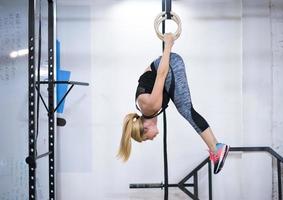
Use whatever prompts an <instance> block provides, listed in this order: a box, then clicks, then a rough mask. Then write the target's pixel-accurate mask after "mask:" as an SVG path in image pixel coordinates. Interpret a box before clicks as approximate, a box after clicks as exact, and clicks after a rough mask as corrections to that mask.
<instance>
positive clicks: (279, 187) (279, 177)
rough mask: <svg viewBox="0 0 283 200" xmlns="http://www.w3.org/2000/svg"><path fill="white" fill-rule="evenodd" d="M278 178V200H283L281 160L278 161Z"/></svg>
mask: <svg viewBox="0 0 283 200" xmlns="http://www.w3.org/2000/svg"><path fill="white" fill-rule="evenodd" d="M277 176H278V199H279V200H282V184H281V162H280V160H279V159H277Z"/></svg>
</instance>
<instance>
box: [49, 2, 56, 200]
mask: <svg viewBox="0 0 283 200" xmlns="http://www.w3.org/2000/svg"><path fill="white" fill-rule="evenodd" d="M53 81H54V3H53V1H52V0H48V82H49V83H48V110H49V113H48V133H49V142H48V144H49V152H50V154H49V199H50V200H55V151H54V146H55V122H54V83H53Z"/></svg>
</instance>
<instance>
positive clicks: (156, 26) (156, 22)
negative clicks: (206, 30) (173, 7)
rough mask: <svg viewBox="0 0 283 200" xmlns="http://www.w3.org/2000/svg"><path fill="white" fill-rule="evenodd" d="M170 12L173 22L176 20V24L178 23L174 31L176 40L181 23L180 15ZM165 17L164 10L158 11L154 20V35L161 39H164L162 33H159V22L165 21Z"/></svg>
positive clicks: (180, 29) (179, 32)
mask: <svg viewBox="0 0 283 200" xmlns="http://www.w3.org/2000/svg"><path fill="white" fill-rule="evenodd" d="M170 14H171V15H172V17H171V19H172V20H173V21H174V22H176V24H177V25H178V28H177V30H176V32H175V33H174V40H176V39H178V38H179V36H180V35H181V32H182V23H181V19H180V17H179V16H178V15H177V14H176V13H174V12H172V11H171V12H170ZM166 18H167V16H166V12H165V11H164V12H161V13H159V14H158V15H157V16H156V18H155V20H154V29H155V32H156V35H157V37H158V38H159V39H160V40H162V41H163V40H164V35H163V34H162V33H160V31H159V25H160V24H161V22H162V21H165V20H166Z"/></svg>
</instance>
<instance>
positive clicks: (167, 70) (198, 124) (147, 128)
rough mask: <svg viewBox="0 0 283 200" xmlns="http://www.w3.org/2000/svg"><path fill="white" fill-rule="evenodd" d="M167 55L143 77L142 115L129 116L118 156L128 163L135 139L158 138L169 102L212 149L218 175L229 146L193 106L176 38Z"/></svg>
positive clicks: (139, 99) (167, 46)
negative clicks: (161, 117) (159, 123)
mask: <svg viewBox="0 0 283 200" xmlns="http://www.w3.org/2000/svg"><path fill="white" fill-rule="evenodd" d="M164 42H165V48H164V52H163V55H162V56H161V57H159V58H158V59H156V60H154V61H153V62H152V63H151V65H150V67H148V68H147V69H146V71H145V72H144V73H143V74H142V75H141V76H140V78H139V84H138V87H137V91H136V106H137V109H138V110H140V112H141V113H142V115H141V116H140V115H138V114H137V113H129V114H127V115H126V116H125V119H124V124H123V133H122V138H121V142H120V149H119V153H118V156H119V157H120V158H122V159H123V160H124V161H127V160H128V159H129V156H130V153H131V138H133V139H134V140H136V141H137V142H142V141H146V140H153V139H154V138H155V137H156V135H157V134H158V128H157V116H158V115H159V114H160V113H161V112H162V111H164V110H165V109H166V107H167V105H168V102H169V100H170V99H171V100H172V101H173V103H174V104H175V106H176V108H177V110H178V112H179V113H180V114H181V115H182V116H183V117H184V118H185V119H186V120H187V121H188V122H189V123H190V124H191V125H192V127H193V128H194V129H195V130H196V132H197V133H198V134H199V135H200V136H201V138H202V139H203V140H204V142H205V143H206V145H207V146H208V148H209V154H210V160H211V161H212V162H213V163H214V173H215V174H217V173H218V172H219V171H220V170H221V169H222V167H223V165H224V162H225V158H226V156H227V154H228V151H229V146H228V145H226V144H223V143H218V141H217V140H216V138H215V136H214V135H213V133H212V130H211V128H210V127H209V125H208V123H207V122H206V120H205V119H204V118H203V117H202V116H201V115H200V114H199V113H197V112H196V111H195V110H194V108H193V105H192V101H191V95H190V90H189V86H188V81H187V77H186V71H185V64H184V62H183V60H182V58H181V56H179V55H178V54H176V53H171V49H172V47H173V44H174V37H173V34H171V33H168V34H165V37H164Z"/></svg>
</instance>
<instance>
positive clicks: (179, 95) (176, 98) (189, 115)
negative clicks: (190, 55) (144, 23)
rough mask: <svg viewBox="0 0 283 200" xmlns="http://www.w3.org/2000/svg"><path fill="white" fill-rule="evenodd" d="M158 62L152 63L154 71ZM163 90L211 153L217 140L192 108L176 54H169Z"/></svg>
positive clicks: (182, 65)
mask: <svg viewBox="0 0 283 200" xmlns="http://www.w3.org/2000/svg"><path fill="white" fill-rule="evenodd" d="M159 62H160V58H159V59H157V60H155V61H154V64H155V67H156V69H157V68H158V65H159ZM165 89H166V91H167V92H168V93H169V96H170V98H171V99H172V101H173V102H174V104H175V106H176V108H177V110H178V112H179V113H180V114H181V115H182V116H183V117H184V118H185V119H186V120H187V121H188V122H189V123H190V124H191V125H192V127H193V128H194V129H195V130H196V132H198V133H199V134H200V136H201V137H202V139H203V140H204V142H205V143H206V144H207V146H208V148H209V149H210V150H211V151H215V150H216V143H217V140H216V139H215V136H214V134H213V132H212V130H211V129H210V127H209V125H208V123H207V122H206V120H205V119H204V118H203V117H202V116H201V115H200V114H199V113H197V112H196V111H195V110H194V108H193V105H192V101H191V95H190V90H189V86H188V81H187V77H186V69H185V64H184V62H183V59H182V58H181V56H179V55H178V54H176V53H171V55H170V70H169V72H168V75H167V77H166V81H165Z"/></svg>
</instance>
